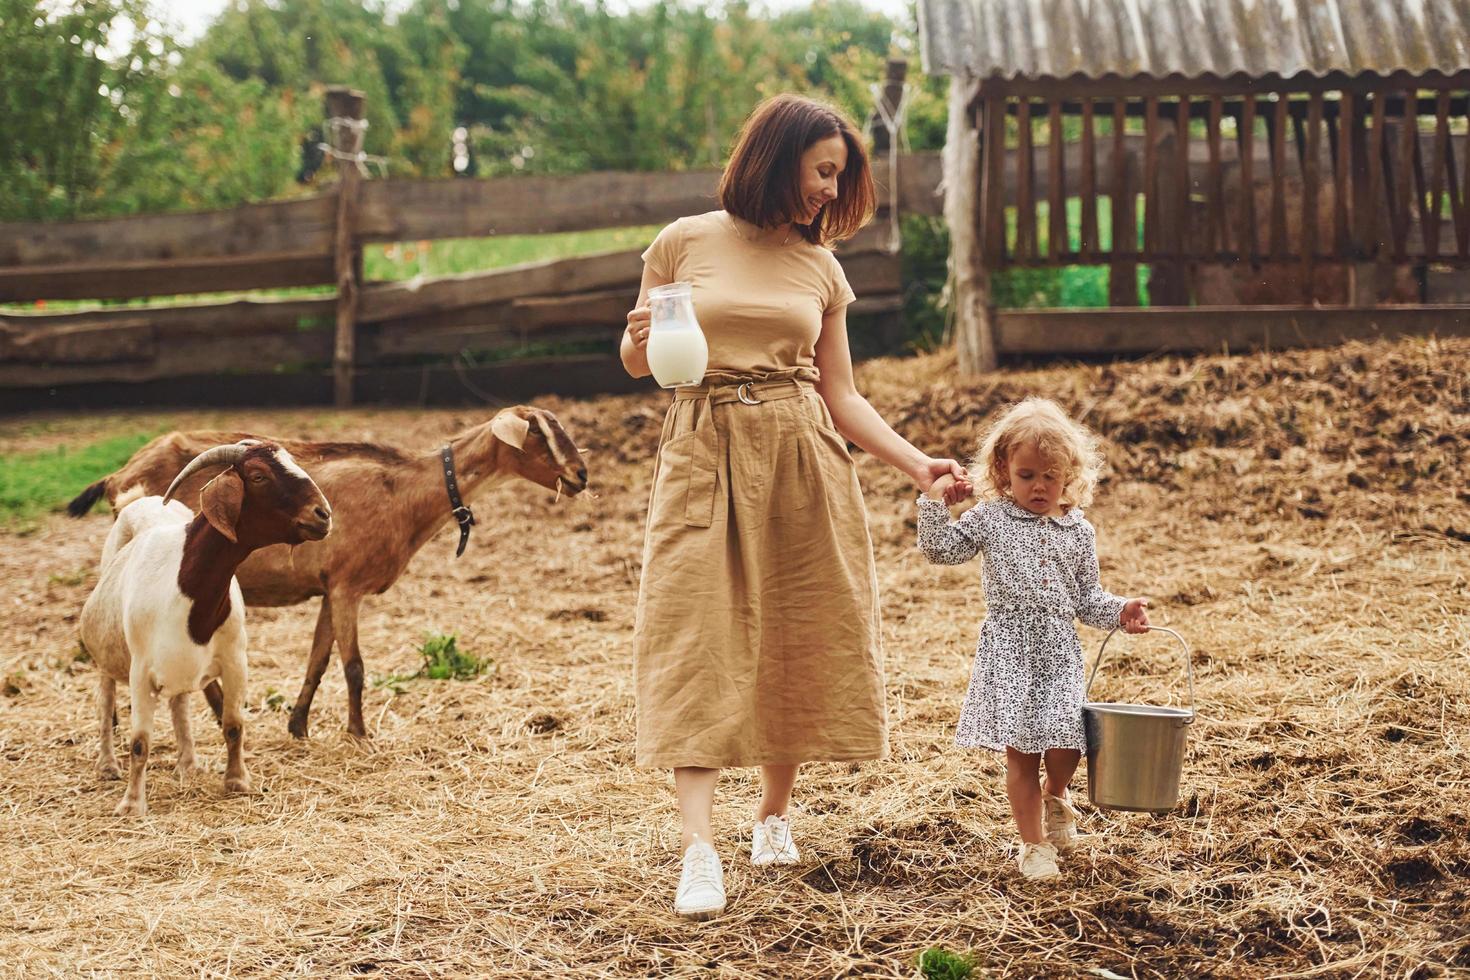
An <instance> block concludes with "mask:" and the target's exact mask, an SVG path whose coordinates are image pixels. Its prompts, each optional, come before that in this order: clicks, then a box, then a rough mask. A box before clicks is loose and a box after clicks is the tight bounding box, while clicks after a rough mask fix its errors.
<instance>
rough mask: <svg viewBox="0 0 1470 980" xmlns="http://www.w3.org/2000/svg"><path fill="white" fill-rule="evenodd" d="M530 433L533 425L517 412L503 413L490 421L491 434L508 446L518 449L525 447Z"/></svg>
mask: <svg viewBox="0 0 1470 980" xmlns="http://www.w3.org/2000/svg"><path fill="white" fill-rule="evenodd" d="M530 431H531V423H530V422H527V421H526V420H525V419H523V418H521V417H520V416H519V415H517V414H516V413H515V412H501V413H500V414H499V415H497V416H495V418H493V419H491V420H490V432H491V434H492V435H494V436H495V438H497V439H499V440H500V441H501V442H503V443H505V444H506V445H507V446H514V447H515V448H516V449H520V448H522V447H523V446H525V444H526V434H527V433H529V432H530Z"/></svg>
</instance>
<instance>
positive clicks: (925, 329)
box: [901, 215, 949, 351]
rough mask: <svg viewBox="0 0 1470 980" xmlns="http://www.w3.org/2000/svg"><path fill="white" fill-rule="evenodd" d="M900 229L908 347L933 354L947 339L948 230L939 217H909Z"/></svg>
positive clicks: (904, 312) (903, 219)
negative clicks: (901, 230)
mask: <svg viewBox="0 0 1470 980" xmlns="http://www.w3.org/2000/svg"><path fill="white" fill-rule="evenodd" d="M901 220H902V223H903V224H902V228H903V316H904V323H905V325H906V326H907V327H908V334H909V346H910V347H912V348H913V349H914V350H918V351H932V350H937V349H939V347H940V346H942V345H943V343H944V341H945V339H946V336H947V330H946V328H947V325H948V319H949V317H948V309H947V300H948V295H949V294H948V292H947V283H948V279H949V229H948V228H947V227H946V226H945V224H944V219H942V218H930V217H926V216H924V215H909V216H907V217H905V218H902V219H901Z"/></svg>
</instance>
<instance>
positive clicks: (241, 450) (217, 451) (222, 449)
mask: <svg viewBox="0 0 1470 980" xmlns="http://www.w3.org/2000/svg"><path fill="white" fill-rule="evenodd" d="M249 448H250V445H249V444H247V443H243V442H242V443H230V444H229V445H225V446H215V447H214V448H213V449H206V450H204V452H202V453H200V454H199V455H198V456H195V457H194V458H193V459H191V460H189V465H188V466H185V467H184V468H183V469H182V470H180V471H179V475H178V476H176V477H174V482H172V483H170V484H169V485H168V492H166V493H165V494H164V495H163V502H164V503H168V502H169V501H170V500H172V499H173V496H174V491H175V490H177V489H178V488H179V487H180V485H182V484H183V482H184V481H185V480H187V479H189V477H191V476H193V475H194V474H195V473H197V472H199V471H200V470H202V469H204V468H205V467H207V466H234V465H235V464H236V463H238V462H240V460H242V459H244V458H245V451H246V450H247V449H249Z"/></svg>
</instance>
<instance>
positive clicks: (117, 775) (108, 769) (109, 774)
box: [97, 762, 122, 780]
mask: <svg viewBox="0 0 1470 980" xmlns="http://www.w3.org/2000/svg"><path fill="white" fill-rule="evenodd" d="M97 776H98V778H100V779H106V780H112V779H121V778H122V770H121V769H119V768H118V767H117V763H116V762H99V763H97Z"/></svg>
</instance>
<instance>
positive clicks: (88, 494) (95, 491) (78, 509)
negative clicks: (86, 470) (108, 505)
mask: <svg viewBox="0 0 1470 980" xmlns="http://www.w3.org/2000/svg"><path fill="white" fill-rule="evenodd" d="M106 490H107V480H106V479H101V480H98V481H97V482H96V483H94V484H92V485H91V486H90V487H88V488H87V489H85V490H83V491H82V492H81V493H79V494H77V496H76V499H75V500H73V501H72V502H71V503H69V504H67V505H66V512H67V513H68V514H70V515H71V516H72V517H81V516H82V515H83V514H85V513H86V512H87V511H89V510H91V509H92V505H93V504H95V503H96V502H97V501H98V500H100V499H101V498H102V494H103V493H104V492H106Z"/></svg>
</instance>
